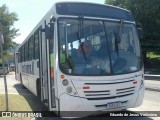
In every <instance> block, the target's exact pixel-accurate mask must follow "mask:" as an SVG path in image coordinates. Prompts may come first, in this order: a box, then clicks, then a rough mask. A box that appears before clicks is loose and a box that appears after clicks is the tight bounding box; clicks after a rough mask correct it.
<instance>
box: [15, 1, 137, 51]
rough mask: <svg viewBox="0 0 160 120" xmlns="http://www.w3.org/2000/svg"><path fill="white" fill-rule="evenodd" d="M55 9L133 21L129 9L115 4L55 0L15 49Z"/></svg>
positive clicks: (67, 13) (73, 13) (68, 13)
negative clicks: (59, 0)
mask: <svg viewBox="0 0 160 120" xmlns="http://www.w3.org/2000/svg"><path fill="white" fill-rule="evenodd" d="M55 10H56V12H57V14H59V15H76V16H77V15H84V16H91V17H95V16H96V17H102V18H111V19H124V20H127V21H132V22H133V21H134V19H133V16H132V14H131V12H130V11H129V10H126V9H123V8H120V7H117V6H112V5H108V4H99V3H91V2H78V1H74V2H73V1H61V2H56V3H55V4H54V5H53V6H52V7H51V9H50V10H49V11H48V12H47V13H46V15H45V16H44V17H43V18H42V19H41V21H40V22H39V23H38V24H37V25H36V27H35V28H34V29H33V30H32V31H31V32H30V34H29V35H28V36H27V37H26V39H25V40H24V41H23V42H22V44H20V45H19V46H18V48H17V50H18V49H19V48H20V47H21V46H22V45H23V44H24V43H25V42H26V41H27V40H28V39H29V38H30V36H31V35H32V34H33V33H34V32H35V31H36V30H37V29H38V27H40V25H41V24H43V23H44V20H47V18H48V17H49V16H51V15H52V14H55ZM97 11H98V12H97ZM104 11H107V12H104ZM55 16H56V15H55Z"/></svg>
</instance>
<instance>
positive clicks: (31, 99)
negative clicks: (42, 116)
mask: <svg viewBox="0 0 160 120" xmlns="http://www.w3.org/2000/svg"><path fill="white" fill-rule="evenodd" d="M14 87H15V89H16V90H17V92H18V94H19V95H21V96H23V97H24V98H25V100H26V101H27V102H28V104H29V105H30V108H31V109H32V111H39V110H40V105H41V104H40V99H39V98H38V97H37V96H35V95H34V94H32V93H31V92H30V91H29V90H28V89H26V88H22V85H21V84H20V83H17V84H15V85H14Z"/></svg>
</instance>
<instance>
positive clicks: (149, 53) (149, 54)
mask: <svg viewBox="0 0 160 120" xmlns="http://www.w3.org/2000/svg"><path fill="white" fill-rule="evenodd" d="M147 58H150V59H152V58H160V55H157V54H155V53H153V52H148V53H147Z"/></svg>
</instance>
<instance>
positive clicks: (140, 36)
mask: <svg viewBox="0 0 160 120" xmlns="http://www.w3.org/2000/svg"><path fill="white" fill-rule="evenodd" d="M137 31H138V35H139V38H140V39H143V30H142V29H141V28H137Z"/></svg>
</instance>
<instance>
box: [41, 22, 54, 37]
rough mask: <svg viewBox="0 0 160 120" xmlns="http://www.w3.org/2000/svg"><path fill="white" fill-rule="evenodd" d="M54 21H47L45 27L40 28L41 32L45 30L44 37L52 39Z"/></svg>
mask: <svg viewBox="0 0 160 120" xmlns="http://www.w3.org/2000/svg"><path fill="white" fill-rule="evenodd" d="M53 26H54V23H49V25H46V26H45V29H41V32H45V37H46V39H53V34H54V32H53V31H54V27H53Z"/></svg>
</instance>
